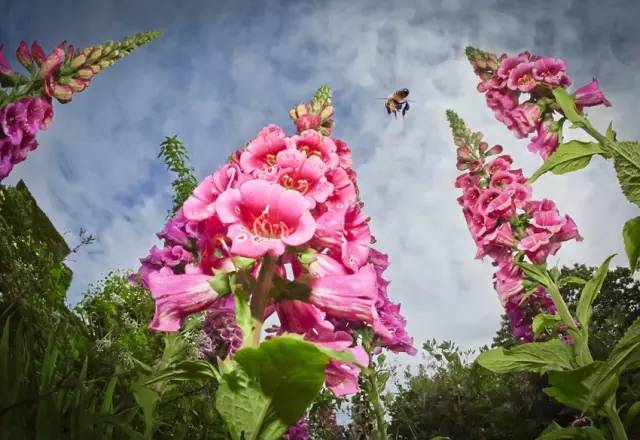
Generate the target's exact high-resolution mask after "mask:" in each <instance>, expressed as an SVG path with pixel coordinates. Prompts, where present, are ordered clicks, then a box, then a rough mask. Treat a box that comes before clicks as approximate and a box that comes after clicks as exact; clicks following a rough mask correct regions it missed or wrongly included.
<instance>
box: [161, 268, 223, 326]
mask: <svg viewBox="0 0 640 440" xmlns="http://www.w3.org/2000/svg"><path fill="white" fill-rule="evenodd" d="M211 279H212V277H211V275H203V274H198V273H191V274H188V273H185V274H181V275H175V274H173V273H171V272H170V271H169V270H168V269H166V270H163V271H161V272H153V273H151V274H150V275H149V290H150V291H151V296H152V297H153V300H154V301H155V314H154V316H153V320H152V321H151V325H150V328H152V329H154V330H159V331H165V332H175V331H178V330H179V329H180V327H181V326H182V323H183V321H184V319H185V318H186V317H188V316H189V315H192V314H194V313H198V312H201V311H203V310H206V309H207V308H209V307H210V306H211V304H213V302H214V301H215V300H216V299H217V298H218V297H219V294H218V292H216V291H215V290H213V287H211V284H210V281H211Z"/></svg>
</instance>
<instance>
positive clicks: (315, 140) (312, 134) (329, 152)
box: [292, 130, 340, 169]
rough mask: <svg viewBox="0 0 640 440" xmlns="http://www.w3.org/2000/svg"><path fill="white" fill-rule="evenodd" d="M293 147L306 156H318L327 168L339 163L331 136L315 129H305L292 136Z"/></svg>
mask: <svg viewBox="0 0 640 440" xmlns="http://www.w3.org/2000/svg"><path fill="white" fill-rule="evenodd" d="M292 141H293V143H294V144H295V147H296V148H297V149H298V150H300V151H302V152H303V153H305V154H306V155H307V156H308V157H311V156H318V157H319V158H320V159H322V161H323V162H324V163H325V164H326V165H327V167H328V168H329V169H332V168H335V167H336V166H338V164H339V163H340V158H339V157H338V154H337V150H338V148H337V147H336V144H335V143H334V142H333V141H332V140H331V138H328V137H324V136H322V135H321V134H320V133H318V132H317V131H315V130H305V131H303V132H302V133H300V134H299V135H296V136H293V138H292Z"/></svg>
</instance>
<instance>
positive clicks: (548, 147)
mask: <svg viewBox="0 0 640 440" xmlns="http://www.w3.org/2000/svg"><path fill="white" fill-rule="evenodd" d="M552 124H553V122H549V121H542V122H540V123H539V124H538V128H537V129H536V135H535V136H534V137H533V138H531V142H530V143H529V145H527V148H528V149H529V151H531V152H532V153H538V154H539V155H540V157H542V158H543V159H544V160H547V159H548V158H549V156H551V154H553V152H554V151H556V148H558V144H559V143H560V135H559V133H558V132H557V131H555V130H554V129H553V128H552V127H551V125H552Z"/></svg>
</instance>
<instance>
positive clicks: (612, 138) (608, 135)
mask: <svg viewBox="0 0 640 440" xmlns="http://www.w3.org/2000/svg"><path fill="white" fill-rule="evenodd" d="M605 137H606V138H607V139H609V140H610V141H614V142H615V141H617V140H618V139H617V138H618V134H617V133H616V131H615V130H614V129H613V122H609V126H608V127H607V132H606V133H605Z"/></svg>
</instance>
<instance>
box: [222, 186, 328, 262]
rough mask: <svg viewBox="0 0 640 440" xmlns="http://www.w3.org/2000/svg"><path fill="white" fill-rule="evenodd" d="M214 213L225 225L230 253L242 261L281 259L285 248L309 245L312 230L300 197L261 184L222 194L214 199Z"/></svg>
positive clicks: (314, 227) (233, 189)
mask: <svg viewBox="0 0 640 440" xmlns="http://www.w3.org/2000/svg"><path fill="white" fill-rule="evenodd" d="M216 210H217V212H218V216H219V217H220V220H221V221H222V222H223V223H225V224H228V225H229V230H228V233H227V236H228V237H229V238H230V239H231V242H232V245H231V252H232V253H234V254H236V255H239V256H243V257H249V258H257V257H261V256H262V255H264V254H266V253H269V254H271V255H274V256H278V255H282V254H283V253H284V251H285V247H286V246H299V245H301V244H303V243H305V242H307V241H309V240H310V239H311V237H313V234H314V232H315V230H316V222H315V220H314V219H313V217H312V216H311V213H310V212H309V207H308V204H307V202H306V200H305V199H304V196H302V194H300V193H299V192H297V191H292V190H288V189H286V188H284V187H282V186H281V185H278V184H275V183H270V182H266V181H264V180H250V181H248V182H245V183H243V184H242V185H241V186H240V187H239V188H238V189H235V188H231V189H228V190H226V191H225V192H223V193H222V194H221V195H220V197H218V200H217V201H216Z"/></svg>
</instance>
